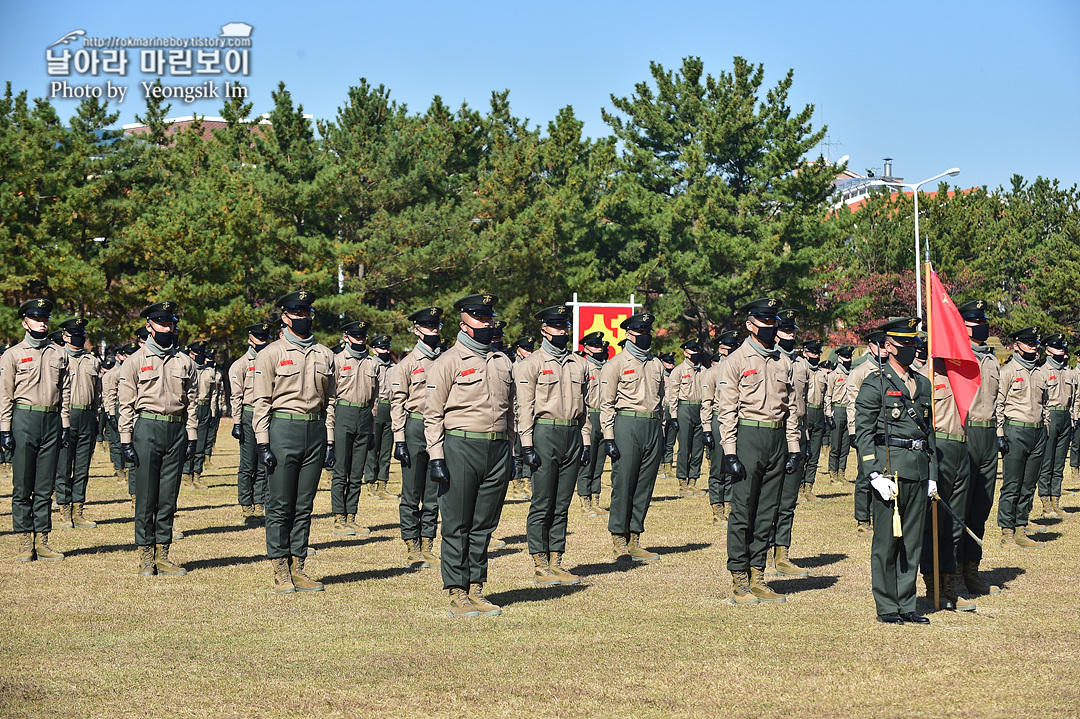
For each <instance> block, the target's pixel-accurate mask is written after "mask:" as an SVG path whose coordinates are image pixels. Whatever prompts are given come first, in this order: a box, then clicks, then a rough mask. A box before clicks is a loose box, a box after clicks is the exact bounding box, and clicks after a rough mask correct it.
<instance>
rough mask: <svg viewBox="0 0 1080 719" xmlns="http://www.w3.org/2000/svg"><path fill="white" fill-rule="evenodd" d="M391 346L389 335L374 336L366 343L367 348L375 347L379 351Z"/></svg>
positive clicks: (391, 341)
mask: <svg viewBox="0 0 1080 719" xmlns="http://www.w3.org/2000/svg"><path fill="white" fill-rule="evenodd" d="M392 344H393V340H392V339H391V338H390V335H375V337H374V339H372V340H371V341H370V342H368V345H369V346H371V347H377V348H379V349H381V350H388V349H390V347H391V345H392Z"/></svg>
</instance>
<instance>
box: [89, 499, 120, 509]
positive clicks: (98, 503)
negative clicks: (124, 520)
mask: <svg viewBox="0 0 1080 719" xmlns="http://www.w3.org/2000/svg"><path fill="white" fill-rule="evenodd" d="M130 502H131V499H98V500H95V501H93V502H87V503H86V506H87V507H101V506H104V505H106V504H129V503H130Z"/></svg>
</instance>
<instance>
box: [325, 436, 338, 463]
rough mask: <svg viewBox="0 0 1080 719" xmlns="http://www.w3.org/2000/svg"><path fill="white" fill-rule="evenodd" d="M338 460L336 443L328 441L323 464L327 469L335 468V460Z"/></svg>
mask: <svg viewBox="0 0 1080 719" xmlns="http://www.w3.org/2000/svg"><path fill="white" fill-rule="evenodd" d="M336 461H337V455H336V454H334V443H333V442H327V443H326V454H325V455H324V456H323V462H322V466H323V467H326V468H327V469H333V468H334V462H336Z"/></svg>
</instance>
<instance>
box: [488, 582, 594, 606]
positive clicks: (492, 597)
mask: <svg viewBox="0 0 1080 719" xmlns="http://www.w3.org/2000/svg"><path fill="white" fill-rule="evenodd" d="M585 588H586V587H585V585H584V584H573V585H570V586H567V585H565V584H560V585H558V586H554V587H535V588H532V589H511V590H510V591H508V592H498V593H496V594H489V595H487V599H488V600H489V601H491V602H493V603H495V604H498V605H500V606H503V607H506V606H509V605H511V604H524V603H525V602H543V601H545V600H548V599H558V598H559V597H566V596H569V595H571V594H574V593H576V592H580V591H581V590H583V589H585Z"/></svg>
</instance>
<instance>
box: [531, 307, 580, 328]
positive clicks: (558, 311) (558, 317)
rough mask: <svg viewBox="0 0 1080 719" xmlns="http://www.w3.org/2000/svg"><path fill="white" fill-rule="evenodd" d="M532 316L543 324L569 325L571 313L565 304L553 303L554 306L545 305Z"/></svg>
mask: <svg viewBox="0 0 1080 719" xmlns="http://www.w3.org/2000/svg"><path fill="white" fill-rule="evenodd" d="M533 317H534V318H535V319H538V320H540V321H541V322H543V323H544V324H545V325H553V326H554V325H569V324H570V319H571V318H572V317H573V313H572V312H571V311H570V308H569V307H567V306H566V305H555V306H554V307H545V308H544V309H542V310H540V311H539V312H537V313H536V314H535V315H533Z"/></svg>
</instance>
